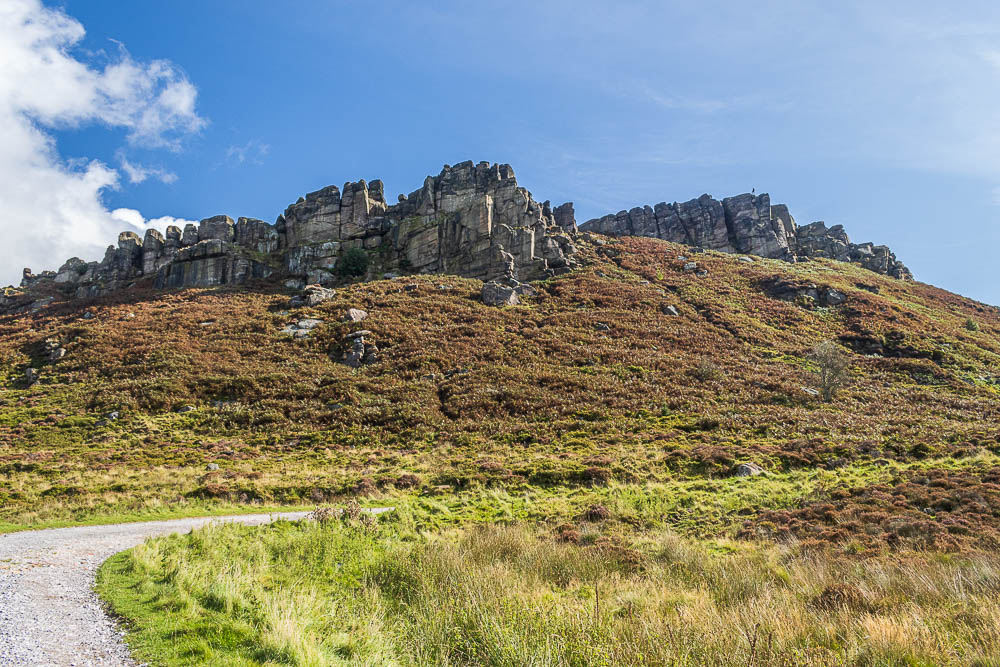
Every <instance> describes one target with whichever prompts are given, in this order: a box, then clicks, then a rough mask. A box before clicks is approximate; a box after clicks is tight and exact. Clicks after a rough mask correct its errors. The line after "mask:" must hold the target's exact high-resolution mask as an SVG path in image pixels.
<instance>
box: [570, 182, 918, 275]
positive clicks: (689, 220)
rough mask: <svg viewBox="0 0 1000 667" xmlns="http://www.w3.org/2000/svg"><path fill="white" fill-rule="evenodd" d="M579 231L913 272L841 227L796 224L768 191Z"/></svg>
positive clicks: (652, 210)
mask: <svg viewBox="0 0 1000 667" xmlns="http://www.w3.org/2000/svg"><path fill="white" fill-rule="evenodd" d="M580 230H581V231H588V232H596V233H598V234H607V235H609V236H652V237H655V238H659V239H665V240H667V241H673V242H675V243H686V244H688V245H692V246H698V247H701V248H708V249H710V250H718V251H721V252H732V253H745V254H750V255H758V256H760V257H769V258H774V259H784V260H788V261H796V260H798V259H806V258H810V257H828V258H830V259H836V260H839V261H842V262H853V263H856V264H860V265H861V266H863V267H865V268H866V269H870V270H871V271H876V272H878V273H883V274H886V275H890V276H893V277H895V278H900V279H905V280H909V279H912V278H913V276H912V274H911V273H910V271H909V269H907V268H906V267H905V266H904V265H903V264H902V263H901V262H899V261H898V260H897V259H896V256H895V255H894V254H893V253H892V252H891V251H890V250H889V248H887V247H886V246H876V245H873V244H871V243H860V244H859V243H851V241H850V239H849V238H848V237H847V234H846V232H844V228H843V227H842V226H841V225H835V226H833V227H830V228H827V227H826V225H825V224H824V223H822V222H814V223H812V224H809V225H804V226H802V227H799V226H798V225H796V223H795V219H794V218H793V217H792V216H791V214H790V213H789V212H788V207H787V206H785V205H784V204H774V205H772V204H771V199H770V197H769V196H768V195H767V194H761V195H753V194H742V195H737V196H735V197H727V198H725V199H723V200H722V201H721V202H720V201H718V200H716V199H713V198H712V197H710V196H709V195H702V196H701V197H699V198H697V199H692V200H691V201H688V202H684V203H682V204H678V203H676V202H674V203H673V204H667V203H660V204H657V205H656V206H653V207H650V206H643V207H636V208H633V209H631V210H628V211H620V212H619V213H616V214H614V215H606V216H604V217H603V218H597V219H594V220H588V221H587V222H585V223H583V224H582V225H580Z"/></svg>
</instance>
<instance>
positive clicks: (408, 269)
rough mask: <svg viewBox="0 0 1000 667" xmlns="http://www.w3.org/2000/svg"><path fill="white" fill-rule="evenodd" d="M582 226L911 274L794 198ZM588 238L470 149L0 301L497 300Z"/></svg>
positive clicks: (660, 209)
mask: <svg viewBox="0 0 1000 667" xmlns="http://www.w3.org/2000/svg"><path fill="white" fill-rule="evenodd" d="M579 232H596V233H599V234H607V235H611V236H623V235H636V236H652V237H656V238H661V239H666V240H669V241H675V242H679V243H686V244H689V245H691V246H695V247H696V248H709V249H713V250H721V251H724V252H731V253H741V254H743V255H744V256H745V255H747V254H752V255H759V256H762V257H770V258H780V259H785V260H788V261H796V260H797V259H800V258H809V257H829V258H831V259H836V260H840V261H847V262H855V263H858V264H860V265H862V266H864V267H865V268H868V269H871V270H872V271H877V272H879V273H884V274H887V275H891V276H895V277H897V278H904V279H906V278H911V277H912V276H911V275H910V272H909V271H908V270H907V269H906V267H905V266H903V265H902V264H901V263H900V262H899V261H897V260H896V257H895V255H893V254H892V252H890V251H889V249H888V248H887V247H885V246H876V245H873V244H871V243H862V244H855V243H851V241H850V239H848V237H847V234H846V233H845V232H844V229H843V227H841V226H840V225H836V226H834V227H830V228H827V227H826V225H825V224H824V223H822V222H814V223H812V224H809V225H805V226H802V227H799V226H798V225H796V224H795V220H794V219H793V218H792V216H791V215H790V214H789V212H788V208H787V207H785V206H783V205H780V204H776V205H772V204H771V200H770V198H769V197H768V195H766V194H762V195H756V196H755V195H752V194H743V195H738V196H736V197H728V198H726V199H723V200H722V201H718V200H715V199H713V198H712V197H710V196H708V195H702V196H701V197H699V198H697V199H692V200H691V201H688V202H684V203H680V204H679V203H676V202H675V203H672V204H667V203H660V204H657V205H656V206H653V207H650V206H643V207H636V208H633V209H631V210H629V211H621V212H620V213H617V214H615V215H608V216H605V217H603V218H599V219H595V220H590V221H588V222H586V223H584V224H582V225H580V227H579ZM575 239H589V240H590V241H591V242H592V243H593V244H595V245H601V244H603V243H604V241H602V240H600V239H599V238H597V237H596V236H593V235H591V234H580V233H578V229H577V223H576V214H575V212H574V210H573V204H572V203H566V204H562V205H560V206H555V207H553V206H552V205H551V204H550V202H548V201H545V202H543V203H538V202H537V201H535V199H534V198H533V197H532V196H531V193H530V192H528V191H527V190H525V189H524V188H523V187H521V186H519V185H518V184H517V180H516V179H515V177H514V171H513V169H511V167H510V166H509V165H506V164H490V163H488V162H480V163H478V164H475V163H473V162H471V161H469V162H463V163H461V164H457V165H455V166H453V167H452V166H449V165H445V166H444V168H443V169H442V170H441V172H440V173H439V174H438V175H437V176H428V177H427V178H426V179H425V180H424V183H423V186H422V187H420V188H419V189H417V190H415V191H413V192H411V193H410V194H409V195H400V196H399V198H398V202H397V203H394V204H391V205H390V204H389V203H388V202H387V201H386V198H385V188H384V186H383V184H382V181H380V180H373V181H371V182H366V181H364V180H361V181H357V182H348V183H345V184H344V186H343V187H337V186H334V185H331V186H328V187H325V188H323V189H321V190H317V191H315V192H310V193H309V194H307V195H306V196H304V197H300V198H299V200H298V201H297V202H295V203H294V204H292V205H291V206H289V207H288V208H286V209H285V211H284V213H282V214H281V215H279V216H278V218H277V220H276V221H275V223H274V224H270V223H267V222H264V221H262V220H258V219H256V218H239V219H238V220H237V221H236V222H233V220H232V218H230V217H229V216H226V215H217V216H213V217H211V218H206V219H204V220H202V221H201V222H200V223H198V224H197V225H194V224H188V225H186V226H185V227H184V229H183V230H182V229H180V228H179V227H175V226H170V227H167V228H166V230H165V232H164V233H160V232H158V231H156V230H148V231H146V233H145V235H144V237H143V238H140V237H139V236H138V235H137V234H136V233H134V232H122V233H121V234H120V235H119V237H118V243H117V245H113V246H109V247H108V249H107V250H106V251H105V254H104V258H103V259H102V260H101V261H99V262H85V261H83V260H81V259H79V258H77V257H73V258H71V259H69V260H67V261H66V262H65V263H64V264H63V265H62V266H61V267H59V270H58V271H43V272H42V273H40V274H37V275H36V274H34V273H32V272H31V270H30V269H25V270H24V275H23V279H22V281H21V287H22V290H21V291H11V290H6V291H5V292H4V293H3V295H2V296H0V309H4V310H11V309H17V308H24V307H32V308H33V307H35V306H36V305H38V304H42V305H44V303H45V302H47V301H43V300H44V299H47V300H48V301H51V300H52V299H53V298H54V297H53V296H52V294H56V293H63V294H69V295H72V296H76V297H95V296H100V295H103V294H106V293H108V292H110V291H113V290H117V289H121V288H125V287H129V286H131V285H134V284H144V285H149V286H153V287H157V288H181V287H215V286H220V285H241V284H245V283H247V282H250V281H253V280H263V279H268V280H273V281H276V282H278V281H280V282H283V283H284V284H285V285H286V286H288V287H290V288H293V289H299V290H301V289H303V288H305V287H306V285H309V287H308V288H306V292H305V293H303V294H302V295H301V296H299V297H296V299H295V300H294V301H293V305H315V303H318V302H319V301H322V300H325V299H327V298H329V297H330V296H332V295H333V291H332V290H330V289H329V288H328V287H327V286H328V285H331V284H336V283H339V282H342V281H345V280H351V279H374V278H377V277H392V276H400V275H406V274H417V273H449V274H454V275H459V276H463V277H468V278H478V279H481V280H483V281H484V282H486V283H491V282H492V281H496V282H495V283H494V284H493V286H491V287H489V288H487V289H486V290H485V291H484V293H483V298H484V301H488V302H495V303H498V304H504V303H506V304H510V303H512V302H515V301H516V300H517V298H518V297H519V296H524V295H525V291H524V290H525V287H526V286H523V284H524V281H531V280H536V279H539V278H545V277H549V276H553V275H556V274H558V273H561V272H564V271H567V270H569V269H571V268H572V267H573V266H575V265H576V263H577V259H576V252H577V250H576V245H575V242H574V240H575ZM692 252H694V249H692ZM692 267H693V268H692V270H697V269H698V267H697V264H696V263H692ZM699 273H700V272H699ZM24 304H33V305H30V306H25V305H24Z"/></svg>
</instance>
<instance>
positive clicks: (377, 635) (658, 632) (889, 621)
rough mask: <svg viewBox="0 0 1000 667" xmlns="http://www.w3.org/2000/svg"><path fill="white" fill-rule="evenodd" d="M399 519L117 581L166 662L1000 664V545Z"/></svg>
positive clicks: (147, 567) (190, 548) (197, 539)
mask: <svg viewBox="0 0 1000 667" xmlns="http://www.w3.org/2000/svg"><path fill="white" fill-rule="evenodd" d="M400 525H401V524H400V522H396V523H389V524H387V525H382V526H381V527H380V528H378V529H377V530H375V531H374V532H373V531H371V530H361V529H359V528H352V527H349V526H346V527H345V526H343V525H341V524H339V523H336V522H334V523H330V522H327V523H324V524H322V525H317V524H303V525H292V524H281V525H277V526H271V527H267V528H260V529H247V528H243V527H239V526H224V527H216V528H209V529H205V530H200V531H196V532H195V533H193V534H191V535H187V536H183V537H174V538H168V539H160V540H154V541H152V542H149V543H147V544H145V545H143V546H141V547H137V548H136V549H135V550H133V551H131V552H128V553H126V554H123V555H122V556H119V557H116V559H114V560H113V561H111V562H110V563H109V564H108V565H107V566H106V567H105V569H104V570H103V571H102V576H101V582H102V583H101V586H102V590H103V591H104V592H105V595H107V596H108V597H109V599H111V601H112V603H113V604H114V606H115V607H116V608H117V609H119V610H120V611H122V612H123V613H125V614H126V615H127V616H129V617H130V618H131V619H133V621H134V622H135V624H136V625H135V627H136V631H135V633H134V634H133V636H132V641H133V642H134V644H135V645H136V646H137V647H140V650H141V651H142V652H143V654H144V655H146V656H149V657H152V658H156V659H158V660H159V661H160V662H161V663H162V664H227V665H228V664H264V663H265V662H266V661H267V660H275V661H279V662H285V663H288V664H299V665H336V664H400V665H430V664H433V665H647V664H678V665H705V664H717V665H741V666H743V665H842V664H847V665H904V664H906V665H917V664H926V665H930V664H934V665H969V664H980V665H989V664H996V658H995V656H997V655H1000V602H998V601H1000V560H998V558H997V557H996V556H994V555H978V556H974V557H967V558H961V559H945V558H939V557H929V556H921V555H916V554H910V555H907V556H905V557H903V558H893V559H869V560H865V561H856V560H849V559H841V558H835V557H831V556H830V555H828V554H827V555H822V554H816V553H802V552H800V551H799V550H798V549H796V548H794V547H791V546H786V547H766V548H765V547H753V548H749V547H747V546H746V545H735V544H730V543H716V544H715V545H713V546H711V547H709V546H706V545H703V544H699V543H694V542H690V541H685V540H683V539H680V538H678V537H675V536H672V535H669V534H650V535H647V536H646V538H644V539H643V540H642V541H641V542H640V543H637V544H630V543H627V542H624V541H622V540H621V538H616V537H614V536H613V535H608V534H606V533H604V532H602V530H601V529H600V528H595V527H594V526H593V525H589V524H588V525H582V526H581V527H580V528H581V532H582V535H583V537H582V539H581V540H580V541H579V542H578V543H577V544H567V543H563V542H559V541H557V540H556V539H554V538H553V537H551V536H549V535H548V534H546V533H541V534H540V533H538V532H536V531H535V530H534V529H532V528H529V527H525V526H511V527H497V526H488V527H487V526H484V527H481V528H479V529H475V530H471V531H467V532H463V533H459V534H452V535H451V536H450V537H443V538H442V537H439V538H417V539H414V536H413V535H410V536H409V537H407V534H406V533H405V532H404V533H401V532H400V530H401V528H400ZM235 555H238V556H239V557H238V559H234V556H235ZM123 585H124V587H123ZM209 628H211V629H213V632H207V631H206V630H207V629H209ZM222 628H224V629H225V631H222V630H220V629H222ZM166 637H170V638H176V637H180V638H182V639H181V640H180V641H174V642H170V641H164V638H166Z"/></svg>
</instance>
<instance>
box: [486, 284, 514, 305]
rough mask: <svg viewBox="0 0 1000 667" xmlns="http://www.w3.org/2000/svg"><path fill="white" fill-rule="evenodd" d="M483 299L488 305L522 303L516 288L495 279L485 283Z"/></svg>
mask: <svg viewBox="0 0 1000 667" xmlns="http://www.w3.org/2000/svg"><path fill="white" fill-rule="evenodd" d="M482 299H483V303H485V304H486V305H487V306H497V307H499V306H516V305H518V304H519V303H521V299H520V298H518V293H517V290H516V289H515V288H513V287H509V286H507V285H503V284H501V283H499V282H497V281H495V280H491V281H490V282H488V283H484V284H483V290H482Z"/></svg>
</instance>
